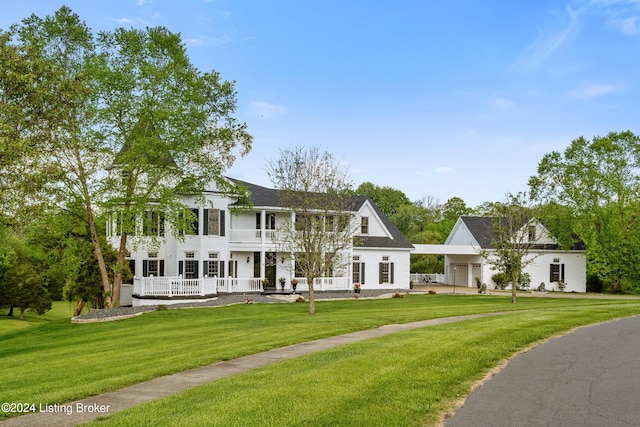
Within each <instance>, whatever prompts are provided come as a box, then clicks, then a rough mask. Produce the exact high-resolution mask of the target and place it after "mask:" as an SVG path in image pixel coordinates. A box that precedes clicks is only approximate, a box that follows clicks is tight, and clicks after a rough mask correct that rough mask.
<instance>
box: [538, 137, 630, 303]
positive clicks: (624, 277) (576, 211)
mask: <svg viewBox="0 0 640 427" xmlns="http://www.w3.org/2000/svg"><path fill="white" fill-rule="evenodd" d="M639 165H640V139H639V137H638V136H636V135H634V134H633V133H632V132H629V131H626V132H611V133H609V134H608V135H606V136H604V137H600V136H596V137H594V138H593V139H591V140H587V139H586V138H584V137H580V138H577V139H575V140H573V141H572V142H571V144H570V146H569V147H568V148H567V149H566V150H565V151H564V152H563V153H560V152H558V151H554V152H551V153H549V154H546V155H545V156H544V157H543V158H542V160H541V161H540V163H539V164H538V174H537V175H536V176H534V177H532V178H530V180H529V185H530V187H531V189H532V193H533V194H534V195H535V196H536V197H537V198H539V199H540V200H542V201H548V202H555V203H557V204H558V205H561V206H564V207H566V208H568V209H569V210H570V212H571V215H566V218H565V221H567V220H571V231H572V232H574V233H575V235H577V237H579V238H580V239H581V240H582V241H583V242H584V243H585V245H586V250H587V259H588V262H589V264H588V265H589V272H590V274H596V275H597V276H598V277H600V278H601V279H602V280H603V281H604V283H606V284H607V285H608V287H609V290H610V291H614V292H619V291H625V292H635V293H638V292H639V291H640V285H639V283H640V259H639V258H638V257H639V255H638V254H640V221H638V212H640V191H639V190H640V175H639V173H638V166H639Z"/></svg>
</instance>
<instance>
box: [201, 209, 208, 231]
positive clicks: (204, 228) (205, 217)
mask: <svg viewBox="0 0 640 427" xmlns="http://www.w3.org/2000/svg"><path fill="white" fill-rule="evenodd" d="M202 223H203V225H202V234H203V235H205V236H206V235H208V234H209V209H203V210H202Z"/></svg>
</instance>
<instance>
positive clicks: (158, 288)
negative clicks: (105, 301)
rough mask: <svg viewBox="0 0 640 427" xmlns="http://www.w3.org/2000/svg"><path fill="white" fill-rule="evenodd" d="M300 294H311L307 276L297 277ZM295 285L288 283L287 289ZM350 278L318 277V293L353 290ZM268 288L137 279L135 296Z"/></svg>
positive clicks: (252, 283)
mask: <svg viewBox="0 0 640 427" xmlns="http://www.w3.org/2000/svg"><path fill="white" fill-rule="evenodd" d="M297 280H298V286H297V287H296V290H298V291H308V290H309V284H308V282H307V279H306V278H304V277H299V278H297ZM290 288H291V285H290V284H287V287H286V289H290ZM350 289H351V280H350V279H349V278H348V277H318V278H316V279H315V280H314V290H316V291H338V290H350ZM263 290H264V286H263V284H262V280H261V279H259V278H233V277H225V278H220V277H201V278H199V279H183V278H182V277H180V276H177V277H163V276H159V277H153V276H150V277H134V279H133V294H134V295H137V296H147V297H168V298H171V297H189V296H193V297H195V296H206V295H214V294H216V293H220V292H226V293H234V292H262V291H263Z"/></svg>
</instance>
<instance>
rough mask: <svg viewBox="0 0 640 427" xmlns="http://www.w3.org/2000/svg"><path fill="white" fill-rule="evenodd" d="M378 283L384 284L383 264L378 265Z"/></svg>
mask: <svg viewBox="0 0 640 427" xmlns="http://www.w3.org/2000/svg"><path fill="white" fill-rule="evenodd" d="M378 283H382V263H379V264H378Z"/></svg>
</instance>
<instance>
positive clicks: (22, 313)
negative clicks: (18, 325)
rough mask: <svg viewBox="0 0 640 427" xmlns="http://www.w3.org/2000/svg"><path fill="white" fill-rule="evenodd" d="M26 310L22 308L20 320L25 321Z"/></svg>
mask: <svg viewBox="0 0 640 427" xmlns="http://www.w3.org/2000/svg"><path fill="white" fill-rule="evenodd" d="M24 310H25V309H24V308H23V307H20V320H24Z"/></svg>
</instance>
